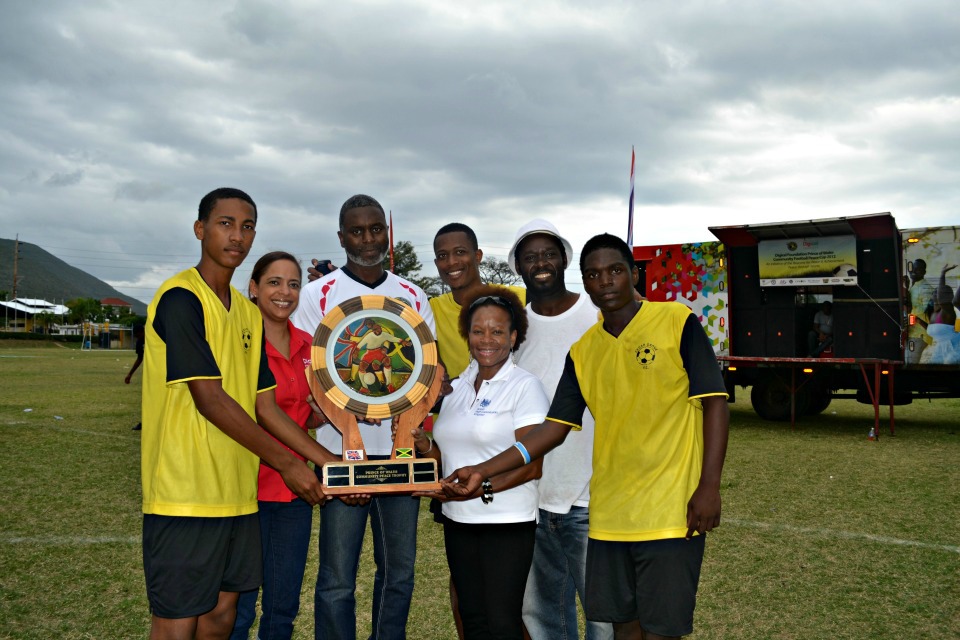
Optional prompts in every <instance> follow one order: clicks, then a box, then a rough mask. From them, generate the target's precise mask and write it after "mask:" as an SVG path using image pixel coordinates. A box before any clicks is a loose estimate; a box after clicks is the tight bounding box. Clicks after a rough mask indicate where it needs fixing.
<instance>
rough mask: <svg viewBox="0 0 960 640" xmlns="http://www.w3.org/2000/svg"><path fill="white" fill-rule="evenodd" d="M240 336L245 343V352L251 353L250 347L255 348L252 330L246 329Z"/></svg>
mask: <svg viewBox="0 0 960 640" xmlns="http://www.w3.org/2000/svg"><path fill="white" fill-rule="evenodd" d="M240 335H241V339H242V341H243V350H244V351H250V347H251V346H253V332H252V331H250V329H244V330H243V331H242V332H241V334H240Z"/></svg>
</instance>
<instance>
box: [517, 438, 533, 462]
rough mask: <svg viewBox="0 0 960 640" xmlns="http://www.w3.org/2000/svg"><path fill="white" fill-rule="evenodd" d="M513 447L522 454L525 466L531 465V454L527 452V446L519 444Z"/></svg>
mask: <svg viewBox="0 0 960 640" xmlns="http://www.w3.org/2000/svg"><path fill="white" fill-rule="evenodd" d="M513 446H514V447H516V449H517V451H519V452H520V455H522V456H523V464H530V452H529V451H527V448H526V447H525V446H523V443H522V442H517V443H515V444H514V445H513Z"/></svg>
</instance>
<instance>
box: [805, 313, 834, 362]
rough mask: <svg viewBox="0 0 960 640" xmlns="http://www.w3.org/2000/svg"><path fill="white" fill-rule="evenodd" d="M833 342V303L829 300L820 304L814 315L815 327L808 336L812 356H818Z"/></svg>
mask: <svg viewBox="0 0 960 640" xmlns="http://www.w3.org/2000/svg"><path fill="white" fill-rule="evenodd" d="M832 344H833V303H832V302H830V301H829V300H826V301H824V303H823V304H821V305H820V310H819V311H817V313H816V315H815V316H813V328H812V329H811V330H810V333H809V335H808V337H807V346H808V347H809V354H810V357H811V358H816V357H818V356H819V355H820V354H821V353H823V351H824V350H825V349H826V348H827V347H829V346H831V345H832Z"/></svg>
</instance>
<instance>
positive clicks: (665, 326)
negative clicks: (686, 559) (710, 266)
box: [547, 301, 726, 541]
mask: <svg viewBox="0 0 960 640" xmlns="http://www.w3.org/2000/svg"><path fill="white" fill-rule="evenodd" d="M714 395H722V396H726V390H725V387H724V383H723V378H722V376H721V373H720V367H719V365H718V364H717V359H716V356H715V355H714V353H713V348H712V346H711V345H710V341H709V340H708V338H707V337H706V334H705V333H704V331H703V328H702V327H701V326H700V324H699V323H698V322H697V318H696V316H694V315H693V314H692V313H691V312H690V309H689V308H687V307H686V306H684V305H682V304H680V303H675V302H649V301H647V302H644V303H643V304H642V305H641V307H640V310H639V311H638V312H637V314H636V316H634V318H633V320H631V321H630V324H628V325H627V327H626V328H625V329H624V330H623V332H622V333H621V334H620V335H619V336H618V337H614V336H612V335H611V334H610V333H608V332H607V331H606V330H605V329H604V328H603V325H602V323H600V324H597V325H594V326H593V327H592V328H591V329H589V330H587V332H586V333H585V334H584V335H583V337H582V338H581V339H580V340H579V341H578V342H576V343H575V344H574V345H573V346H572V347H571V349H570V354H569V355H568V356H567V362H566V365H565V369H564V372H563V375H562V377H561V379H560V382H559V384H558V386H557V391H556V393H555V394H554V400H553V404H552V405H551V407H550V412H549V413H548V416H547V417H548V419H550V420H554V421H556V422H561V423H565V424H571V425H575V426H577V425H579V424H580V420H581V419H582V416H583V410H584V408H585V407H589V408H590V412H591V413H592V414H593V416H594V418H595V419H596V432H595V435H594V443H593V477H592V479H591V482H590V537H591V538H595V539H597V540H614V541H642V540H659V539H665V538H677V537H683V536H684V535H685V534H686V531H687V526H686V515H687V514H686V505H687V501H688V500H689V499H690V496H691V495H692V494H693V491H694V490H695V489H696V487H697V483H698V482H699V481H700V470H701V467H702V464H703V408H702V405H701V403H700V400H699V399H700V398H702V397H705V396H714Z"/></svg>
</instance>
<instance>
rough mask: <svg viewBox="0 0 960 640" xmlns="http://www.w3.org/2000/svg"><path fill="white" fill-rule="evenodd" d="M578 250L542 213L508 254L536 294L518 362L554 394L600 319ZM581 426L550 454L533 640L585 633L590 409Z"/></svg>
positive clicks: (602, 628)
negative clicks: (573, 353)
mask: <svg viewBox="0 0 960 640" xmlns="http://www.w3.org/2000/svg"><path fill="white" fill-rule="evenodd" d="M572 253H573V249H572V248H571V246H570V243H569V242H568V241H567V240H566V239H564V238H563V237H562V236H561V235H560V232H559V231H557V228H556V227H555V226H553V225H552V224H551V223H550V222H548V221H546V220H541V219H537V220H532V221H530V222H528V223H527V224H525V225H524V226H523V227H521V228H520V230H519V231H518V232H517V237H516V240H514V242H513V246H512V247H511V248H510V253H509V255H508V256H507V262H509V264H510V268H511V269H513V272H514V273H516V274H517V275H519V276H520V277H521V278H523V284H524V285H526V287H527V299H528V300H530V304H528V305H527V322H528V323H529V327H528V329H527V339H526V340H525V341H524V342H523V344H522V345H520V348H519V349H518V350H517V366H519V367H521V368H522V369H526V370H527V371H529V372H530V373H532V374H534V375H535V376H537V377H538V378H540V381H541V382H542V383H543V388H544V390H545V391H546V392H547V396H548V397H552V395H553V392H554V389H556V387H557V382H559V380H560V374H561V373H563V365H564V362H565V361H566V357H567V352H569V351H570V347H571V345H573V343H574V342H576V341H577V340H579V339H580V337H581V336H582V335H583V333H584V332H585V331H586V330H587V329H589V328H590V327H592V326H593V325H595V324H597V321H598V319H599V313H598V310H597V308H596V307H595V306H594V305H593V304H592V303H591V302H590V298H589V297H588V296H586V295H580V294H577V293H574V292H573V291H569V290H568V289H567V286H566V282H565V280H564V270H565V269H566V268H567V265H568V264H569V263H570V255H571V254H572ZM580 424H581V426H579V427H578V428H576V429H575V430H573V431H571V433H570V435H569V436H568V437H567V439H566V440H565V441H564V443H563V444H561V445H560V446H559V447H557V448H556V449H554V450H553V451H551V452H550V453H548V454H547V455H546V456H545V457H544V460H543V475H542V476H541V478H540V482H539V493H540V517H539V520H538V523H537V534H536V535H537V537H536V546H535V547H534V550H533V564H532V565H531V566H530V575H529V577H528V578H527V588H526V593H525V594H524V598H523V623H524V626H526V628H527V632H528V633H529V634H530V637H531V638H532V640H567V639H570V638H577V637H578V631H577V596H578V595H579V596H580V601H581V602H583V601H584V587H585V580H584V576H585V568H586V562H587V530H588V522H589V509H588V505H589V503H590V476H591V474H592V473H593V463H592V456H593V431H594V421H593V416H592V415H591V414H590V411H589V410H588V411H584V413H583V420H582V422H581V423H580ZM586 638H587V640H607V639H611V638H613V627H612V626H611V625H610V624H608V623H601V622H591V621H589V620H588V621H587V623H586Z"/></svg>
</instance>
